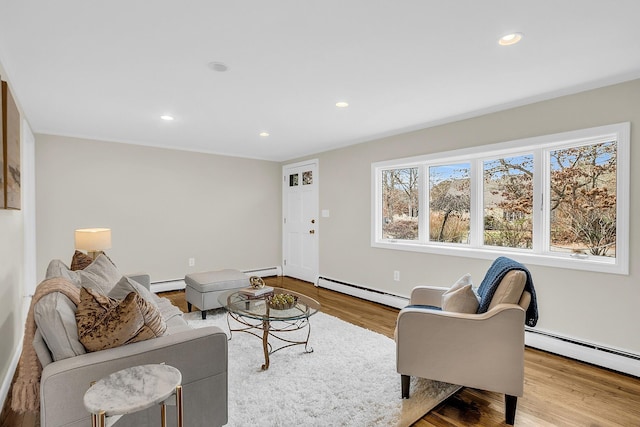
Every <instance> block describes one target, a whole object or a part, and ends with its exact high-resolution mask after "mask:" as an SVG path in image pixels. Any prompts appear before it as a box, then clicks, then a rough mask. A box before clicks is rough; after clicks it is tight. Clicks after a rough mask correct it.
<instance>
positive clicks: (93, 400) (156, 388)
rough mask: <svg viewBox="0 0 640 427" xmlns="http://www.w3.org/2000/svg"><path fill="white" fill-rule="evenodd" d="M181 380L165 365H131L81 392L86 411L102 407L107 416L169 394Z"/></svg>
mask: <svg viewBox="0 0 640 427" xmlns="http://www.w3.org/2000/svg"><path fill="white" fill-rule="evenodd" d="M181 382H182V374H181V373H180V371H179V370H177V369H176V368H174V367H173V366H169V365H142V366H133V367H131V368H127V369H123V370H121V371H118V372H114V373H113V374H111V375H109V376H108V377H105V378H102V379H101V380H99V381H97V382H96V383H95V384H94V385H93V386H91V387H90V388H89V390H87V392H86V393H85V395H84V406H85V408H87V411H89V412H91V413H94V414H97V413H99V412H100V411H105V415H106V416H107V417H109V416H114V415H124V414H130V413H133V412H137V411H141V410H143V409H146V408H149V407H150V406H153V405H156V404H159V403H161V402H163V401H165V400H166V399H167V398H168V397H169V396H171V395H172V394H173V393H174V392H175V390H176V387H177V386H178V385H180V383H181Z"/></svg>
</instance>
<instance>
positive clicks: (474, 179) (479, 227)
mask: <svg viewBox="0 0 640 427" xmlns="http://www.w3.org/2000/svg"><path fill="white" fill-rule="evenodd" d="M482 181H483V179H482V159H475V160H473V161H472V162H471V189H472V190H471V209H470V213H471V221H470V224H469V225H470V233H469V234H470V240H471V241H470V246H471V247H473V248H478V247H481V246H482V245H483V244H484V243H483V240H484V239H483V236H482V233H483V230H484V226H483V221H484V212H483V206H484V203H483V200H482V191H483V185H482Z"/></svg>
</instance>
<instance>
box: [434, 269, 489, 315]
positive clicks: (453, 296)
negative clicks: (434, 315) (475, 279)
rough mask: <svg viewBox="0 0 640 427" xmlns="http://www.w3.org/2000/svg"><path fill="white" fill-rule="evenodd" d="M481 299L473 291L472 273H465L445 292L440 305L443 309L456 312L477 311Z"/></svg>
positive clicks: (469, 312)
mask: <svg viewBox="0 0 640 427" xmlns="http://www.w3.org/2000/svg"><path fill="white" fill-rule="evenodd" d="M479 305H480V301H479V300H478V296H477V295H476V293H475V292H474V291H473V283H472V281H471V275H470V274H469V273H467V274H465V275H464V276H462V277H461V278H459V279H458V280H457V281H456V283H454V284H453V286H451V287H450V288H449V290H447V291H446V292H445V293H444V294H442V302H441V304H440V306H441V307H442V310H443V311H453V312H456V313H468V314H472V313H476V312H477V311H478V306H479Z"/></svg>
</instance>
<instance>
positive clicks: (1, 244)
mask: <svg viewBox="0 0 640 427" xmlns="http://www.w3.org/2000/svg"><path fill="white" fill-rule="evenodd" d="M0 76H2V80H4V81H8V79H7V75H6V73H5V72H4V69H3V68H2V65H1V64H0ZM9 83H11V82H10V81H9ZM14 98H15V99H16V103H18V104H19V102H20V100H19V99H17V97H16V96H15V93H14ZM0 155H1V152H0ZM0 173H1V171H0ZM2 203H4V201H3V202H2ZM23 224H24V215H23V211H21V210H4V209H0V384H3V385H4V383H5V382H6V381H8V380H9V379H10V377H9V375H12V374H13V372H9V369H10V368H11V366H10V365H11V360H12V358H14V356H15V355H16V354H17V351H18V344H19V343H20V340H21V338H22V331H23V329H24V328H23V323H22V322H23V319H24V313H23V310H22V300H23V299H22V295H23V294H24V291H23V289H24V279H23V277H24V275H23V266H24V255H23V253H24V249H23V245H24V237H23V236H24V226H23ZM0 399H1V396H0ZM1 403H2V402H1V401H0V404H1Z"/></svg>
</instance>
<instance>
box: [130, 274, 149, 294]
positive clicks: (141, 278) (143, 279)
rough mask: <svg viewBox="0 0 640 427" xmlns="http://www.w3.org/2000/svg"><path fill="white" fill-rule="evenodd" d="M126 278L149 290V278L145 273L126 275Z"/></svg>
mask: <svg viewBox="0 0 640 427" xmlns="http://www.w3.org/2000/svg"><path fill="white" fill-rule="evenodd" d="M126 276H127V277H128V278H129V279H131V280H135V281H136V282H138V283H140V284H141V285H142V286H144V287H145V288H147V289H148V290H151V276H149V275H148V274H147V273H133V274H127V275H126Z"/></svg>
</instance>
